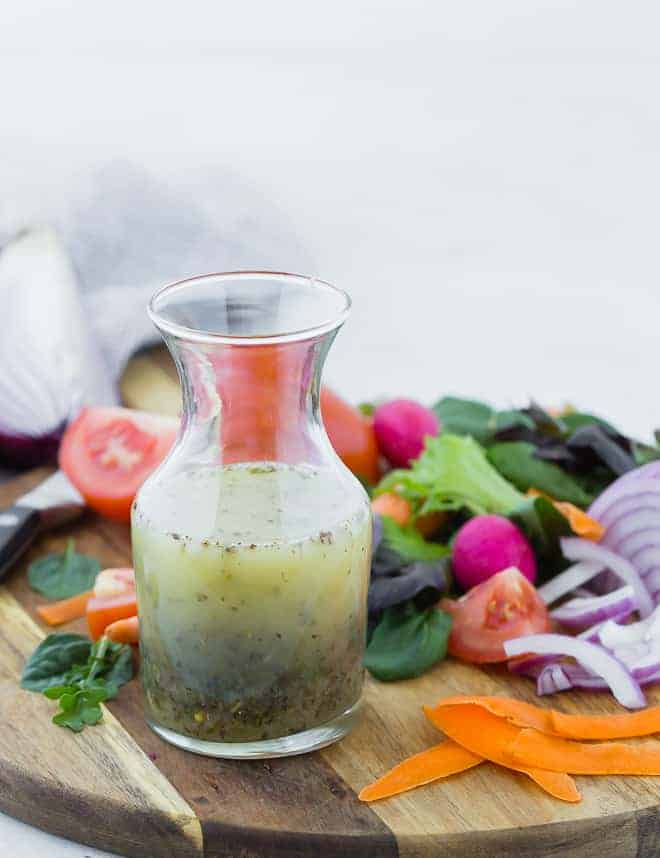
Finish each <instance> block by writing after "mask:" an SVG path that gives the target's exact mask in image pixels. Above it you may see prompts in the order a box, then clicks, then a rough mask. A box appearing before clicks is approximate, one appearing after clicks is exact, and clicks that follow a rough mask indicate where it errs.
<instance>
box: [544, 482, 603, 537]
mask: <svg viewBox="0 0 660 858" xmlns="http://www.w3.org/2000/svg"><path fill="white" fill-rule="evenodd" d="M527 494H528V496H529V497H532V498H535V497H544V498H547V499H548V500H549V501H551V503H552V505H553V506H554V508H555V509H556V510H557V512H560V513H561V514H562V515H563V516H564V518H565V519H566V520H567V521H568V523H569V525H570V528H571V530H572V531H573V533H575V534H576V535H577V536H582V537H584V538H585V539H590V540H592V542H600V540H601V539H602V538H603V535H604V534H605V527H604V526H603V525H602V524H601V523H600V522H599V521H596V519H595V518H592V517H591V516H590V515H587V513H586V512H585V511H584V510H582V509H580V507H579V506H575V504H572V503H569V502H568V501H558V500H555V499H554V498H553V497H550V495H548V494H546V493H545V492H541V491H539V490H538V489H528V491H527Z"/></svg>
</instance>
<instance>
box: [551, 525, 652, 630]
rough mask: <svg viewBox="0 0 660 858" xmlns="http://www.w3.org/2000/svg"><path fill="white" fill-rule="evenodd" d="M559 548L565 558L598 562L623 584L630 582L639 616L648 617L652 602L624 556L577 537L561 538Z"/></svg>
mask: <svg viewBox="0 0 660 858" xmlns="http://www.w3.org/2000/svg"><path fill="white" fill-rule="evenodd" d="M561 549H562V551H563V553H564V557H566V559H567V560H574V561H587V562H589V563H594V564H596V563H598V564H600V565H601V566H602V567H605V568H607V569H608V570H610V571H611V572H613V573H614V574H615V575H616V576H617V577H618V578H620V579H621V580H622V581H623V583H624V584H630V586H631V587H632V588H633V589H634V591H635V597H636V599H637V605H638V610H639V613H640V616H642V617H648V616H649V614H650V613H651V612H652V611H653V602H652V601H651V596H650V595H649V592H648V590H647V589H646V587H645V585H644V582H643V581H642V579H641V578H640V576H639V573H638V572H637V570H636V569H635V567H634V566H633V565H632V563H630V561H629V560H626V558H625V557H621V556H620V555H619V554H615V552H614V551H610V550H609V549H608V548H604V547H603V546H602V545H597V544H596V543H595V542H591V541H590V540H588V539H580V538H579V537H569V538H565V539H562V540H561Z"/></svg>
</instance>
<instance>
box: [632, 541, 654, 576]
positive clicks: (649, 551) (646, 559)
mask: <svg viewBox="0 0 660 858" xmlns="http://www.w3.org/2000/svg"><path fill="white" fill-rule="evenodd" d="M630 562H631V563H632V564H633V566H634V567H635V569H637V570H639V574H640V575H642V576H644V575H646V574H647V573H648V572H649V571H650V570H651V569H655V568H656V566H660V545H657V544H656V545H648V544H646V545H644V546H643V547H642V548H640V549H639V550H638V551H636V552H635V553H634V555H633V556H632V557H631V558H630Z"/></svg>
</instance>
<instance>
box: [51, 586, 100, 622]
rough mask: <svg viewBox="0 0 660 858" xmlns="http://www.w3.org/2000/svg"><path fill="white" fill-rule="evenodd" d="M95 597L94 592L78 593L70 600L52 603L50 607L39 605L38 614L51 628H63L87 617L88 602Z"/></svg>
mask: <svg viewBox="0 0 660 858" xmlns="http://www.w3.org/2000/svg"><path fill="white" fill-rule="evenodd" d="M92 595H93V591H92V590H86V591H85V592H84V593H78V594H77V595H76V596H71V597H70V598H69V599H61V600H60V601H59V602H50V603H49V604H48V605H38V606H37V613H38V614H39V616H40V617H41V619H42V620H43V621H44V623H48V625H49V626H61V625H62V623H68V622H70V621H71V620H77V619H78V618H79V617H84V616H85V611H86V610H87V602H89V600H90V599H91V597H92Z"/></svg>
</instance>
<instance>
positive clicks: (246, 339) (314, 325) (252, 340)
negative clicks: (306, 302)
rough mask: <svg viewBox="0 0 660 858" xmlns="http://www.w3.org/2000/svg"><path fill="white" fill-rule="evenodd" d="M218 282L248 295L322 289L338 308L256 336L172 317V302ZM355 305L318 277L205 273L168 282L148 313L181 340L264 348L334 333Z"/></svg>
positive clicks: (259, 272) (282, 273) (256, 272)
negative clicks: (276, 285)
mask: <svg viewBox="0 0 660 858" xmlns="http://www.w3.org/2000/svg"><path fill="white" fill-rule="evenodd" d="M214 282H215V283H217V284H218V285H219V286H222V285H223V284H225V285H226V284H228V283H229V282H233V283H234V285H236V284H240V285H244V287H245V290H246V294H247V290H253V289H254V288H255V283H265V282H270V283H273V282H280V283H282V284H284V283H288V284H293V285H295V286H297V287H303V288H305V289H315V290H318V293H319V296H320V295H321V293H323V294H324V296H325V297H326V298H327V297H328V296H330V297H331V298H332V299H334V300H335V301H336V305H337V306H336V310H335V311H333V312H332V313H331V314H330V313H328V310H326V311H325V314H324V315H323V316H322V317H321V318H319V319H318V320H316V319H313V317H310V323H309V324H302V325H296V326H294V327H293V328H292V329H291V330H282V331H280V330H274V331H264V332H263V333H256V334H243V333H232V332H230V331H224V330H213V329H208V328H204V327H203V326H202V327H196V326H190V325H187V324H184V323H182V322H181V321H177V320H176V319H174V318H172V317H168V315H167V309H168V302H170V301H171V300H172V299H173V298H176V297H177V296H181V294H182V293H184V292H190V293H191V294H192V293H193V290H195V288H199V287H200V286H207V287H208V286H209V285H212V284H213V283H214ZM301 294H303V293H301ZM319 303H321V302H319ZM351 303H352V302H351V298H350V296H349V295H348V293H347V292H345V291H344V290H343V289H340V288H339V287H337V286H334V285H333V284H332V283H328V282H327V281H326V280H321V279H320V278H318V277H313V276H308V275H304V274H294V273H289V272H285V271H269V270H239V271H222V272H217V273H210V274H201V275H198V276H195V277H187V278H185V279H183V280H177V281H175V282H173V283H168V284H166V285H165V286H162V287H161V288H160V289H158V290H157V291H156V292H155V293H154V294H153V295H152V296H151V299H150V300H149V303H148V305H147V313H148V315H149V318H150V319H151V321H152V322H153V323H154V325H155V326H156V327H157V328H158V329H159V330H160V331H161V332H163V333H165V334H170V335H172V336H175V337H178V338H180V339H185V340H191V341H194V342H202V343H218V344H231V345H264V344H269V343H284V342H295V341H298V340H307V339H314V338H316V337H321V336H323V335H324V334H327V333H330V332H331V331H334V330H336V329H337V328H339V327H340V326H341V325H342V324H343V323H344V321H345V320H346V318H347V316H348V315H349V313H350V310H351Z"/></svg>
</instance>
